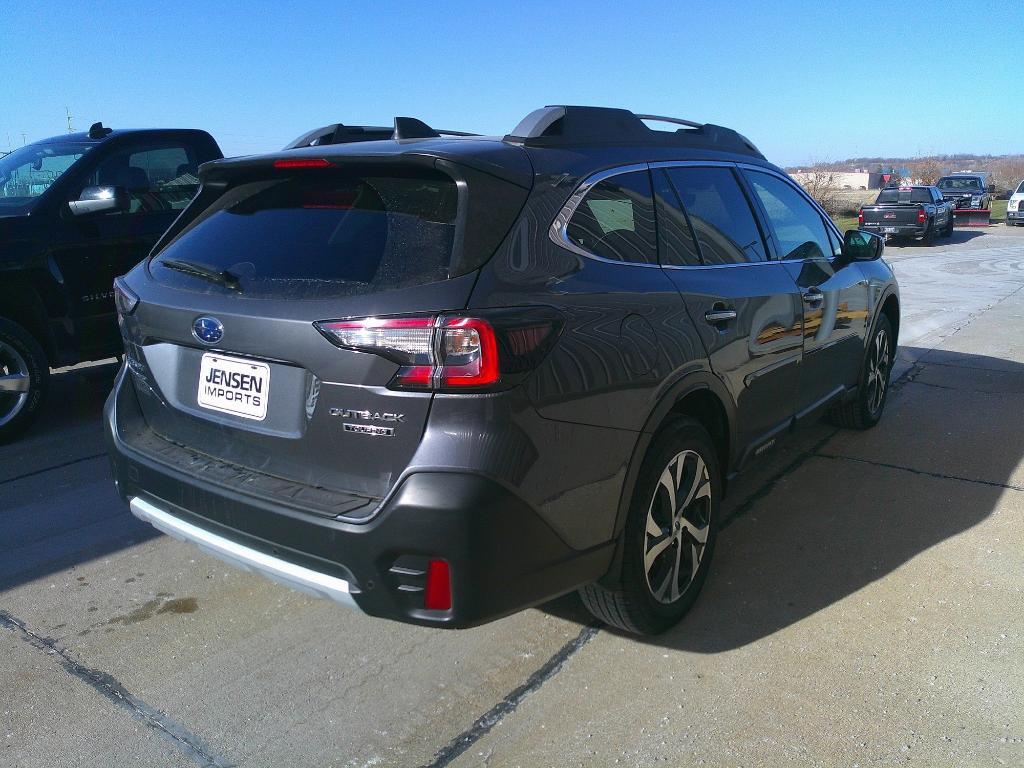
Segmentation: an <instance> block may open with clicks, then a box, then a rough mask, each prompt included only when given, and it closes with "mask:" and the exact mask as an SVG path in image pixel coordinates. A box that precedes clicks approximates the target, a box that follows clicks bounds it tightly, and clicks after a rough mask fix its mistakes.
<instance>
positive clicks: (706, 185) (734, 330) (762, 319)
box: [652, 163, 802, 464]
mask: <svg viewBox="0 0 1024 768" xmlns="http://www.w3.org/2000/svg"><path fill="white" fill-rule="evenodd" d="M652 172H653V174H654V183H655V190H656V195H657V198H658V204H659V208H658V211H659V215H658V227H659V233H660V236H661V239H662V243H663V261H662V264H663V267H664V269H665V270H666V272H667V273H668V275H669V277H670V278H671V280H672V282H673V283H674V284H675V286H676V289H677V290H678V291H679V293H680V295H681V296H682V298H683V300H684V302H685V304H686V308H687V310H688V312H689V315H690V320H691V322H692V323H693V325H694V327H696V328H697V330H698V333H699V335H700V338H701V341H702V342H703V344H704V347H705V350H706V352H707V355H708V357H709V359H710V361H711V367H712V369H713V370H714V372H715V373H716V374H717V375H718V377H719V378H720V379H721V380H722V381H723V382H724V383H725V385H726V387H727V388H728V390H729V391H730V393H731V394H732V396H733V398H734V400H735V404H736V421H737V437H738V440H739V442H740V445H739V446H738V451H737V452H736V455H737V456H739V457H740V463H741V464H742V463H743V462H744V461H745V460H747V459H749V458H750V457H751V456H753V455H755V454H758V453H760V452H762V451H763V450H765V449H767V448H768V447H770V446H771V445H772V443H773V442H774V440H775V436H776V435H777V433H778V432H780V431H782V430H784V429H786V428H788V427H789V426H790V424H791V423H792V419H793V414H794V409H795V401H796V395H797V386H798V378H797V377H798V367H799V362H800V357H801V354H802V345H801V309H800V295H799V293H798V291H797V288H796V285H795V283H794V282H793V279H792V278H791V277H790V275H789V273H788V272H787V271H786V268H785V267H784V266H783V265H782V264H780V263H779V262H777V261H773V260H770V259H769V258H768V251H767V249H766V246H765V240H764V235H763V233H762V231H761V229H760V227H759V225H758V223H757V220H756V218H755V216H754V212H753V209H752V206H751V202H750V200H749V199H748V197H747V195H746V193H745V192H744V190H743V188H742V186H741V184H740V182H739V179H738V178H737V176H736V169H735V167H734V166H731V165H726V164H717V165H715V164H709V165H695V164H662V163H658V164H653V165H652Z"/></svg>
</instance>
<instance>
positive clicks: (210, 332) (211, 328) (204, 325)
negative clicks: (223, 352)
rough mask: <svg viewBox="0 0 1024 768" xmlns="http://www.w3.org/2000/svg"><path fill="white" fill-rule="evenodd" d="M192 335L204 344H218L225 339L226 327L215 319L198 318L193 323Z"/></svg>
mask: <svg viewBox="0 0 1024 768" xmlns="http://www.w3.org/2000/svg"><path fill="white" fill-rule="evenodd" d="M192 335H193V336H195V337H196V338H197V339H199V340H200V341H201V342H203V344H216V343H217V342H218V341H220V340H221V339H223V338H224V325H223V323H221V321H220V320H218V319H217V318H215V317H197V318H196V319H195V322H194V323H192Z"/></svg>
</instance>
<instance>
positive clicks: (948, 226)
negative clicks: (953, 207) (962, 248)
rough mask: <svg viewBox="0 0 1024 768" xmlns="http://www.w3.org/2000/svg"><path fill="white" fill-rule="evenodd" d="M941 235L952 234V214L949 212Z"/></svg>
mask: <svg viewBox="0 0 1024 768" xmlns="http://www.w3.org/2000/svg"><path fill="white" fill-rule="evenodd" d="M942 234H943V237H952V236H953V214H952V213H950V214H949V220H948V221H947V222H946V228H945V229H944V230H943V231H942Z"/></svg>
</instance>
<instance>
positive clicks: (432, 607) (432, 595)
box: [423, 560, 452, 611]
mask: <svg viewBox="0 0 1024 768" xmlns="http://www.w3.org/2000/svg"><path fill="white" fill-rule="evenodd" d="M423 607H424V608H426V609H427V610H428V611H450V610H451V608H452V575H451V571H450V570H449V568H448V561H447V560H431V561H430V564H429V565H428V566H427V588H426V590H425V591H424V594H423Z"/></svg>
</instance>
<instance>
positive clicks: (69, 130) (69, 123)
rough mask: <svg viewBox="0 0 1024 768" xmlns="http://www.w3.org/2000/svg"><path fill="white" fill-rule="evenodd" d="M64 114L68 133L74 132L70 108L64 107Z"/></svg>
mask: <svg viewBox="0 0 1024 768" xmlns="http://www.w3.org/2000/svg"><path fill="white" fill-rule="evenodd" d="M64 114H65V115H67V116H68V133H74V132H75V128H74V126H72V125H71V110H70V109H68V108H67V107H64Z"/></svg>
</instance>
